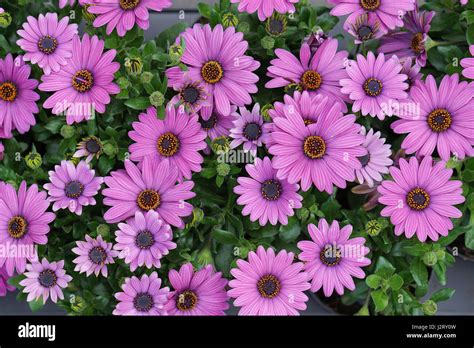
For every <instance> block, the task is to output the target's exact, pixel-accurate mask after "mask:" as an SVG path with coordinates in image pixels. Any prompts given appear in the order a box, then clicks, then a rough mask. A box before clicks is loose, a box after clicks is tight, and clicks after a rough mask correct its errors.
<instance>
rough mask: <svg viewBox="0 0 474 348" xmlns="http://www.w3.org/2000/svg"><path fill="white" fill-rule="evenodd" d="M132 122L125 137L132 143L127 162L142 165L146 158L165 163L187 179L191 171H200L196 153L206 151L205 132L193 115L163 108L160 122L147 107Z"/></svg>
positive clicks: (153, 109) (169, 105)
mask: <svg viewBox="0 0 474 348" xmlns="http://www.w3.org/2000/svg"><path fill="white" fill-rule="evenodd" d="M138 119H139V122H133V123H132V127H133V129H134V130H132V131H130V132H128V136H129V137H130V138H131V139H132V140H134V141H135V143H134V144H132V145H130V147H129V151H130V159H131V160H132V161H140V162H142V161H143V159H144V158H146V157H150V158H151V159H153V161H155V162H158V163H160V162H162V161H166V162H169V163H170V165H171V166H172V167H176V168H178V170H179V176H180V178H181V177H185V178H186V179H191V177H192V172H200V171H201V163H202V162H203V161H204V159H203V157H202V156H201V155H200V154H199V151H200V150H203V149H205V148H206V142H205V141H204V140H205V139H206V133H205V132H204V131H203V130H201V125H200V123H199V122H198V116H197V115H195V114H194V115H188V114H187V113H186V112H185V111H184V109H176V108H175V107H174V106H173V105H172V104H168V106H167V107H166V116H165V119H164V120H160V119H159V118H158V117H157V116H156V109H155V108H154V107H150V108H148V109H147V112H146V113H142V114H140V115H139V116H138Z"/></svg>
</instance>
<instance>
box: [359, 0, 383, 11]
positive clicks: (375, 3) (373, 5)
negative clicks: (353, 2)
mask: <svg viewBox="0 0 474 348" xmlns="http://www.w3.org/2000/svg"><path fill="white" fill-rule="evenodd" d="M360 6H362V8H363V9H364V10H366V11H375V10H376V9H378V8H379V7H380V0H360Z"/></svg>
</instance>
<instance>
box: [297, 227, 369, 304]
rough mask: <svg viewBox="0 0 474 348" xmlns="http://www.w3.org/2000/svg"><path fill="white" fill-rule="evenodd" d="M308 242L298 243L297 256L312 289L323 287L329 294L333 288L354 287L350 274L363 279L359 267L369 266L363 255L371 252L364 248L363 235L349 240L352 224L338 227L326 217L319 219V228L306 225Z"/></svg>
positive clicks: (340, 290) (363, 276)
mask: <svg viewBox="0 0 474 348" xmlns="http://www.w3.org/2000/svg"><path fill="white" fill-rule="evenodd" d="M308 232H309V235H310V237H311V241H308V240H304V241H301V242H298V248H299V249H300V250H301V253H300V254H299V256H298V257H299V259H300V260H301V261H303V262H304V269H305V271H306V272H308V274H309V276H310V278H311V291H312V292H316V291H318V290H319V289H321V288H323V291H324V296H326V297H329V296H331V295H332V293H333V292H334V290H336V292H337V293H338V294H339V295H342V294H343V293H344V288H347V289H349V290H351V291H353V290H354V289H355V284H354V281H353V280H352V277H356V278H359V279H363V278H365V273H364V271H363V270H362V269H361V267H364V266H367V265H370V260H369V259H368V258H366V257H365V256H366V255H367V254H368V253H369V252H370V250H369V248H367V247H365V246H364V244H365V239H364V238H362V237H358V238H352V239H349V237H350V235H351V233H352V226H351V225H347V226H344V227H343V228H339V223H338V222H337V221H336V220H334V221H333V222H332V224H331V226H329V225H328V223H327V221H326V220H325V219H321V220H319V224H318V227H316V226H315V225H313V224H309V225H308Z"/></svg>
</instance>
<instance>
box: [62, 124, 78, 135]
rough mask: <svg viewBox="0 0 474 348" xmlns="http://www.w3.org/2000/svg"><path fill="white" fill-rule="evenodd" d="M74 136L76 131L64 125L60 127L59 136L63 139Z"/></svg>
mask: <svg viewBox="0 0 474 348" xmlns="http://www.w3.org/2000/svg"><path fill="white" fill-rule="evenodd" d="M75 134H76V129H75V128H74V127H73V126H69V125H67V124H65V125H64V126H62V127H61V136H62V137H63V138H64V139H69V138H72V137H73V136H74V135H75Z"/></svg>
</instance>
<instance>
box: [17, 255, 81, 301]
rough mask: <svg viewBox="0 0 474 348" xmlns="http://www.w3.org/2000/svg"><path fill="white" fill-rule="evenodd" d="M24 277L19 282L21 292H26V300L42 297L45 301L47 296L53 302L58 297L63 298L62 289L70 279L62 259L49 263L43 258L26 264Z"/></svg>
mask: <svg viewBox="0 0 474 348" xmlns="http://www.w3.org/2000/svg"><path fill="white" fill-rule="evenodd" d="M23 274H24V275H25V276H26V278H25V279H23V280H22V281H21V282H20V285H21V286H24V287H25V288H24V289H23V292H24V293H26V294H28V297H27V299H26V300H27V301H28V302H31V301H34V300H38V299H39V298H41V297H42V298H43V303H46V301H47V300H48V298H49V297H51V301H53V302H54V303H56V302H58V299H60V300H64V294H63V290H62V289H65V288H67V287H68V283H69V282H70V281H71V280H72V277H71V276H70V275H67V274H66V271H65V270H64V260H61V261H58V262H51V263H49V262H48V260H46V259H45V258H43V260H42V261H41V262H33V263H31V264H28V265H26V272H25V273H23Z"/></svg>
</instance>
